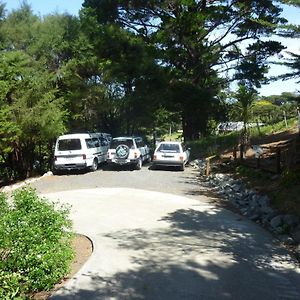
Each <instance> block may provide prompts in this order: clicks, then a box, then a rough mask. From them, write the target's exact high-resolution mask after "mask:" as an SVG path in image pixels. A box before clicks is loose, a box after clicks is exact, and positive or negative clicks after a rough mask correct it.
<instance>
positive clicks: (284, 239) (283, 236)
mask: <svg viewBox="0 0 300 300" xmlns="http://www.w3.org/2000/svg"><path fill="white" fill-rule="evenodd" d="M278 238H279V240H280V241H281V242H282V243H284V244H285V245H295V241H294V240H293V239H292V238H291V237H290V236H288V235H287V234H280V235H279V236H278Z"/></svg>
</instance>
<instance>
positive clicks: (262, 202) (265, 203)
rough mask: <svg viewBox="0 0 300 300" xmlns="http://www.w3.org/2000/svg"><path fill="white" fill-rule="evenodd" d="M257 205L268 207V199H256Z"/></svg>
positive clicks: (262, 197)
mask: <svg viewBox="0 0 300 300" xmlns="http://www.w3.org/2000/svg"><path fill="white" fill-rule="evenodd" d="M257 204H258V205H259V206H261V207H268V206H269V205H270V199H269V197H268V196H260V197H258V198H257Z"/></svg>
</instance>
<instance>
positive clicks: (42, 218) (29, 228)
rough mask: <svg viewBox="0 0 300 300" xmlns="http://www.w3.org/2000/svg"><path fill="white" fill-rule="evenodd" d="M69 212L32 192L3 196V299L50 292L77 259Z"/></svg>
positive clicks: (0, 296)
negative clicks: (74, 252) (72, 243)
mask: <svg viewBox="0 0 300 300" xmlns="http://www.w3.org/2000/svg"><path fill="white" fill-rule="evenodd" d="M71 225H72V224H71V221H70V219H69V208H68V207H65V206H59V205H58V204H55V203H52V202H49V201H47V200H46V199H43V198H40V197H39V196H38V195H37V194H36V192H35V191H34V190H32V189H29V188H25V189H21V190H17V191H16V192H14V193H13V195H12V197H10V198H9V197H8V195H6V194H4V193H0V299H24V298H28V297H30V295H33V293H35V292H37V291H41V290H50V289H51V288H52V287H53V286H54V284H56V283H58V282H59V281H60V280H61V279H62V278H63V277H64V276H65V275H66V274H67V273H68V272H69V269H70V265H71V262H72V259H73V256H74V254H73V250H72V247H71V241H72V238H73V234H72V233H71Z"/></svg>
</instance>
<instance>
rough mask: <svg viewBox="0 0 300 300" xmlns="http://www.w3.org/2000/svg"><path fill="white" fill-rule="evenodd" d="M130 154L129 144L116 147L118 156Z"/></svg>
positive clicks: (123, 156)
mask: <svg viewBox="0 0 300 300" xmlns="http://www.w3.org/2000/svg"><path fill="white" fill-rule="evenodd" d="M128 155H129V147H128V146H127V145H124V144H122V145H119V146H118V147H117V148H116V156H117V157H118V158H127V157H128Z"/></svg>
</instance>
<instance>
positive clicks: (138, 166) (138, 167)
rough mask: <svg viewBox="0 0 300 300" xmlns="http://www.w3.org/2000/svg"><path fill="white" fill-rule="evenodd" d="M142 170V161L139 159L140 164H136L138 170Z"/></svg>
mask: <svg viewBox="0 0 300 300" xmlns="http://www.w3.org/2000/svg"><path fill="white" fill-rule="evenodd" d="M141 168H142V159H141V158H139V160H138V162H137V163H136V169H137V170H140V169H141Z"/></svg>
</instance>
